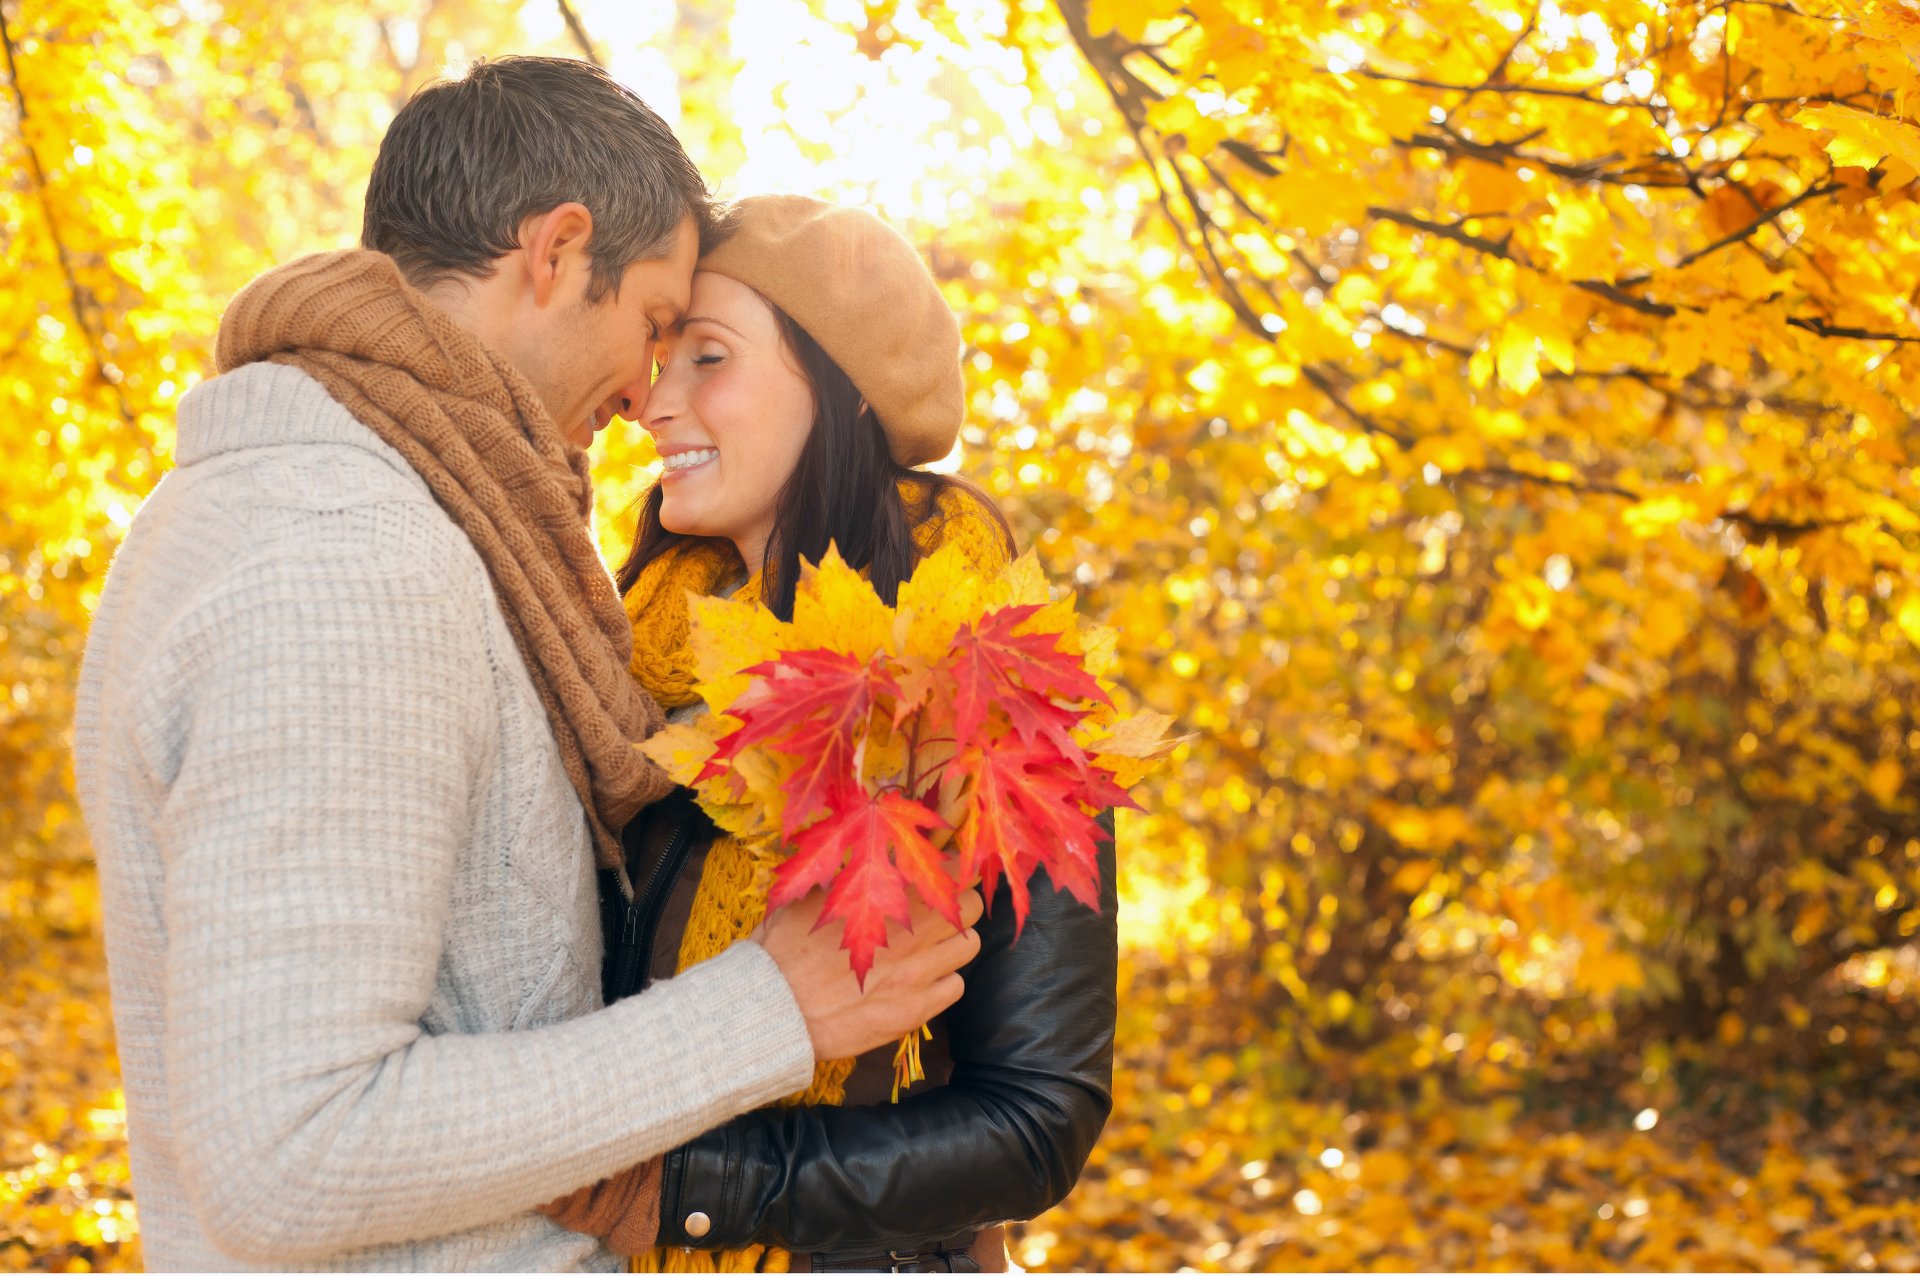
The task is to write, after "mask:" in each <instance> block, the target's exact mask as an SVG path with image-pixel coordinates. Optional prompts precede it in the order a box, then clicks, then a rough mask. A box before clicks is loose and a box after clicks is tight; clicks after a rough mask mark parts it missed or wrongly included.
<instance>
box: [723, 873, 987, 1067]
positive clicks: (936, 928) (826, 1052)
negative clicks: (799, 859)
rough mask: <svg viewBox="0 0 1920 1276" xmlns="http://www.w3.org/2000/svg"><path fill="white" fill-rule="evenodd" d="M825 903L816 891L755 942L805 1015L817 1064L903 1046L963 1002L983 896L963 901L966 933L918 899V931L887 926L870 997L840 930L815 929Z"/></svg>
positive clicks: (770, 923)
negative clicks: (892, 1044) (916, 1032)
mask: <svg viewBox="0 0 1920 1276" xmlns="http://www.w3.org/2000/svg"><path fill="white" fill-rule="evenodd" d="M826 898H827V897H826V892H825V891H824V890H815V891H812V892H811V893H809V894H808V895H807V896H806V897H805V898H804V899H801V900H799V901H797V902H795V903H792V904H789V905H787V907H785V908H782V909H779V910H778V911H776V912H774V913H772V914H771V915H769V916H768V918H767V920H766V924H765V925H764V926H763V927H761V929H760V932H759V933H758V934H757V936H756V938H758V939H759V941H760V946H761V947H763V948H765V949H766V950H767V953H768V955H769V956H771V957H772V958H773V960H774V962H775V963H776V964H778V965H779V967H780V973H781V974H783V975H785V976H786V977H787V984H788V985H789V986H790V987H791V988H792V989H793V999H794V1000H795V1001H796V1002H798V1003H799V1005H800V1013H801V1014H802V1015H804V1016H806V1020H807V1032H808V1034H809V1035H811V1036H812V1038H813V1055H814V1058H816V1059H851V1058H853V1057H854V1056H855V1055H858V1054H861V1053H864V1052H865V1051H868V1050H871V1049H873V1048H874V1047H875V1046H881V1045H885V1044H886V1043H887V1042H890V1041H897V1040H899V1039H900V1038H901V1037H904V1036H906V1035H907V1033H909V1032H912V1031H913V1030H914V1029H916V1028H918V1027H919V1026H920V1025H921V1024H923V1023H925V1022H927V1021H928V1020H929V1019H931V1018H933V1017H934V1016H935V1015H937V1014H939V1013H940V1012H941V1011H942V1010H945V1009H946V1008H947V1007H948V1006H951V1005H952V1004H953V1003H954V1002H956V1001H958V1000H959V999H960V993H961V991H962V989H963V987H964V985H963V984H962V982H961V979H960V976H959V974H958V973H957V972H958V971H959V969H960V967H962V966H964V965H966V964H967V963H968V962H970V961H972V960H973V958H974V954H976V953H978V952H979V951H980V935H979V933H978V932H976V931H975V930H974V929H973V924H974V923H975V922H977V921H979V920H980V913H981V903H980V892H979V891H977V890H970V891H968V892H966V893H965V894H964V895H962V896H961V897H960V919H961V920H962V921H963V922H965V923H966V929H964V930H958V931H956V930H955V929H954V928H953V927H952V926H950V925H948V924H947V923H946V922H945V921H943V920H941V918H940V915H939V914H938V913H935V912H933V911H932V910H931V909H929V908H927V907H926V905H924V904H922V903H921V902H920V901H919V900H918V899H915V900H914V901H913V910H912V916H911V920H912V926H913V929H912V930H911V931H907V930H904V929H902V928H901V927H900V926H898V925H891V924H890V925H889V926H888V927H887V946H886V947H885V948H882V949H881V950H880V952H879V954H878V955H877V956H876V957H875V958H874V962H873V969H872V970H870V971H868V972H867V986H866V989H865V990H864V991H862V990H861V988H860V985H859V983H858V982H857V981H856V980H855V979H854V977H853V969H852V967H850V966H849V965H848V964H847V954H846V953H845V952H843V951H842V950H841V948H840V928H839V927H838V926H832V925H829V926H824V927H822V928H820V929H819V930H815V929H814V924H815V923H816V922H818V921H819V920H820V910H821V908H822V907H824V906H825V904H826Z"/></svg>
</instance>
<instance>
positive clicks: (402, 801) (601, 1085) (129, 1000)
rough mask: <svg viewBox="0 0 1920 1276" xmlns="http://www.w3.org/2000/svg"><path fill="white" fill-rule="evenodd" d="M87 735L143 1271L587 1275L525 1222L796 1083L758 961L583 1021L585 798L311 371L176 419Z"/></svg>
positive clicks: (109, 639) (474, 570) (271, 370)
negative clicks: (170, 464)
mask: <svg viewBox="0 0 1920 1276" xmlns="http://www.w3.org/2000/svg"><path fill="white" fill-rule="evenodd" d="M179 426H180V428H179V438H178V443H177V446H176V456H177V461H178V468H177V469H176V470H175V471H174V472H173V473H171V474H169V475H168V476H167V477H166V479H165V480H164V481H163V482H162V483H161V484H160V486H159V487H158V489H157V490H156V491H155V493H154V495H153V496H152V498H151V499H150V500H149V501H148V502H147V504H146V506H145V507H144V508H143V509H142V510H141V512H140V514H139V516H138V517H137V518H136V519H135V521H134V524H133V526H132V528H131V529H130V530H129V532H128V535H127V538H126V541H125V543H124V545H123V546H122V548H121V550H120V552H119V555H118V557H117V558H116V560H115V562H114V565H113V569H112V571H111V572H110V574H109V577H108V580H107V583H106V586H105V589H104V591H103V594H102V597H101V600H100V605H99V607H98V609H97V611H96V613H95V617H94V624H93V628H92V632H91V634H90V637H89V640H88V644H87V652H86V659H85V664H84V667H83V672H82V678H81V687H80V695H79V705H78V713H77V718H76V723H75V763H76V773H77V776H78V779H79V785H80V796H81V802H82V805H83V809H84V812H85V815H86V819H87V824H88V828H89V831H90V833H91V836H92V839H93V844H94V848H95V852H96V854H97V857H98V860H99V865H100V878H101V889H102V897H103V904H104V915H105V927H106V941H107V956H108V965H109V975H110V982H111V989H112V997H113V1010H114V1022H115V1027H116V1030H117V1034H118V1039H119V1049H120V1059H121V1066H122V1072H123V1075H124V1079H125V1086H126V1093H127V1109H128V1136H129V1142H130V1145H131V1157H132V1168H133V1185H134V1192H135V1197H136V1199H137V1201H138V1204H139V1208H140V1223H141V1233H142V1241H143V1248H144V1251H145V1256H146V1260H147V1262H148V1263H149V1264H150V1265H151V1266H153V1267H155V1268H187V1269H200V1270H216V1269H235V1268H241V1267H245V1266H247V1265H260V1266H265V1267H270V1268H278V1269H288V1268H294V1267H303V1268H323V1269H366V1268H372V1269H386V1270H431V1269H447V1270H489V1269H492V1270H521V1271H538V1270H565V1269H581V1268H585V1269H592V1270H608V1269H610V1268H612V1267H613V1266H614V1265H615V1260H614V1258H613V1256H612V1255H611V1254H610V1253H609V1252H608V1251H607V1250H606V1249H605V1248H603V1247H602V1246H600V1245H599V1244H598V1243H597V1242H596V1241H594V1240H593V1239H591V1238H588V1237H585V1236H581V1235H578V1234H574V1233H570V1232H567V1231H565V1230H563V1229H561V1228H559V1227H557V1226H556V1225H555V1224H553V1223H552V1222H551V1221H549V1220H548V1219H546V1218H544V1217H541V1216H539V1215H537V1214H535V1213H533V1212H532V1208H533V1206H535V1205H536V1204H538V1203H539V1202H542V1201H547V1200H551V1199H553V1198H554V1197H557V1196H560V1195H562V1194H564V1193H567V1192H570V1191H572V1190H574V1189H575V1188H578V1187H580V1186H582V1185H584V1184H587V1183H590V1182H593V1181H594V1180H596V1179H599V1178H602V1177H604V1176H606V1175H608V1174H611V1173H613V1172H614V1171H616V1170H619V1169H620V1168H622V1167H624V1166H628V1165H631V1164H633V1163H634V1162H636V1161H640V1160H643V1159H645V1158H648V1157H651V1156H654V1155H656V1154H658V1153H660V1152H662V1151H664V1150H665V1149H667V1148H670V1147H672V1146H674V1145H676V1144H678V1143H680V1142H682V1141H684V1140H686V1139H688V1138H690V1137H692V1136H693V1135H695V1134H697V1133H698V1132H700V1131H701V1130H703V1129H705V1128H707V1127H709V1126H711V1125H714V1124H717V1123H718V1122H720V1121H722V1120H724V1119H726V1118H727V1117H729V1116H731V1115H733V1114H735V1113H737V1112H741V1111H745V1110H748V1109H751V1108H754V1107H757V1106H759V1105H761V1104H764V1103H767V1102H769V1101H771V1100H773V1099H775V1098H777V1097H778V1096H780V1095H782V1094H787V1093H791V1092H792V1091H793V1090H795V1089H797V1088H799V1087H801V1086H804V1085H806V1084H807V1082H808V1079H809V1078H810V1077H811V1076H812V1073H813V1058H812V1050H811V1047H810V1045H809V1041H808V1037H807V1031H806V1026H805V1023H804V1021H803V1020H802V1018H801V1016H800V1013H799V1010H798V1008H797V1007H796V1006H795V1004H794V1001H793V997H792V994H791V992H790V991H789V990H788V988H787V985H786V982H785V980H784V979H783V978H782V977H781V975H780V972H779V970H778V968H777V967H776V966H775V965H774V963H773V962H772V960H771V959H770V958H769V957H768V956H767V955H766V953H765V952H764V950H762V949H760V948H759V947H757V946H755V945H753V944H750V943H749V944H740V945H736V946H734V947H733V948H732V949H730V950H729V951H728V952H727V953H725V954H723V955H722V956H721V957H719V958H718V959H716V960H714V961H711V962H708V963H706V964H705V965H703V966H702V967H700V969H698V970H696V971H689V972H688V973H687V974H685V975H684V976H681V977H680V978H677V979H673V980H669V981H666V982H664V983H661V984H658V985H656V986H655V987H654V988H652V989H649V990H648V991H647V992H646V993H645V994H643V995H641V996H638V997H634V998H630V999H628V1000H626V1001H623V1002H621V1003H620V1004H619V1005H616V1006H613V1007H611V1008H602V1007H601V1005H600V994H599V986H600V985H599V972H600V958H601V940H600V934H599V927H598V911H597V906H596V902H595V891H594V874H593V859H592V854H591V848H590V845H589V836H588V831H587V824H586V818H585V813H584V812H583V810H582V808H581V805H580V800H579V798H578V796H577V795H576V793H575V791H574V788H573V786H572V785H571V784H570V783H569V782H568V778H567V775H566V772H565V769H564V768H563V766H562V764H561V759H560V756H559V752H558V749H557V746H556V745H555V743H554V738H553V734H552V731H551V729H550V728H549V725H548V722H547V718H546V715H545V713H544V711H543V709H542V706H541V702H540V699H539V697H538V695H537V693H536V691H535V689H534V686H533V684H532V681H531V679H530V677H529V675H528V672H527V669H526V666H525V664H524V662H523V661H522V659H521V656H520V654H519V652H518V650H517V649H516V647H515V644H514V641H513V636H512V634H511V633H510V632H509V630H508V627H507V624H506V622H505V619H504V618H503V616H502V614H501V610H500V607H499V605H498V603H497V601H496V599H495V596H494V593H493V589H492V587H491V585H490V583H489V580H488V576H487V573H486V570H485V569H484V567H483V566H482V564H481V561H480V559H479V556H478V555H477V554H476V553H475V551H474V549H473V546H472V545H471V543H470V542H469V541H468V540H467V539H466V537H465V536H464V535H463V534H462V533H461V532H460V530H459V529H458V528H457V527H456V526H455V525H454V523H453V522H452V521H451V520H450V519H449V518H448V516H447V515H446V513H445V512H444V511H443V510H442V509H441V508H440V507H439V506H438V505H437V504H436V503H435V502H434V500H433V498H432V496H431V495H430V494H429V492H428V490H427V488H426V486H425V485H424V483H423V482H422V481H421V480H420V478H419V476H418V475H417V474H415V473H414V472H413V471H412V470H411V469H410V468H409V467H408V466H407V465H406V464H405V462H404V461H402V460H401V458H400V457H399V455H398V454H397V453H395V452H394V451H393V450H392V449H390V448H388V447H387V446H386V445H385V444H383V443H382V442H380V441H379V439H378V438H376V437H375V436H374V434H373V433H372V432H371V431H370V430H368V429H367V428H366V427H365V426H363V425H361V424H360V423H359V422H358V421H357V420H355V419H354V418H353V416H352V415H351V414H350V413H348V412H347V411H346V409H344V408H343V407H341V405H340V404H338V403H336V402H335V401H334V400H333V399H332V398H330V397H329V396H328V395H327V394H326V392H325V391H324V390H323V389H322V388H321V387H320V386H319V384H318V383H316V382H315V381H314V380H312V379H311V378H310V377H308V376H307V375H306V374H304V373H302V372H300V371H298V370H296V369H292V368H287V367H282V366H274V365H266V364H259V365H252V366H249V367H246V368H243V369H240V370H238V371H236V372H233V373H229V374H227V375H225V376H221V377H217V378H215V379H213V380H212V381H209V382H207V383H205V384H203V385H201V386H199V387H197V388H196V389H195V390H193V391H192V392H191V393H190V394H189V395H188V396H187V397H186V398H185V399H184V400H183V401H182V403H181V405H180V422H179Z"/></svg>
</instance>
